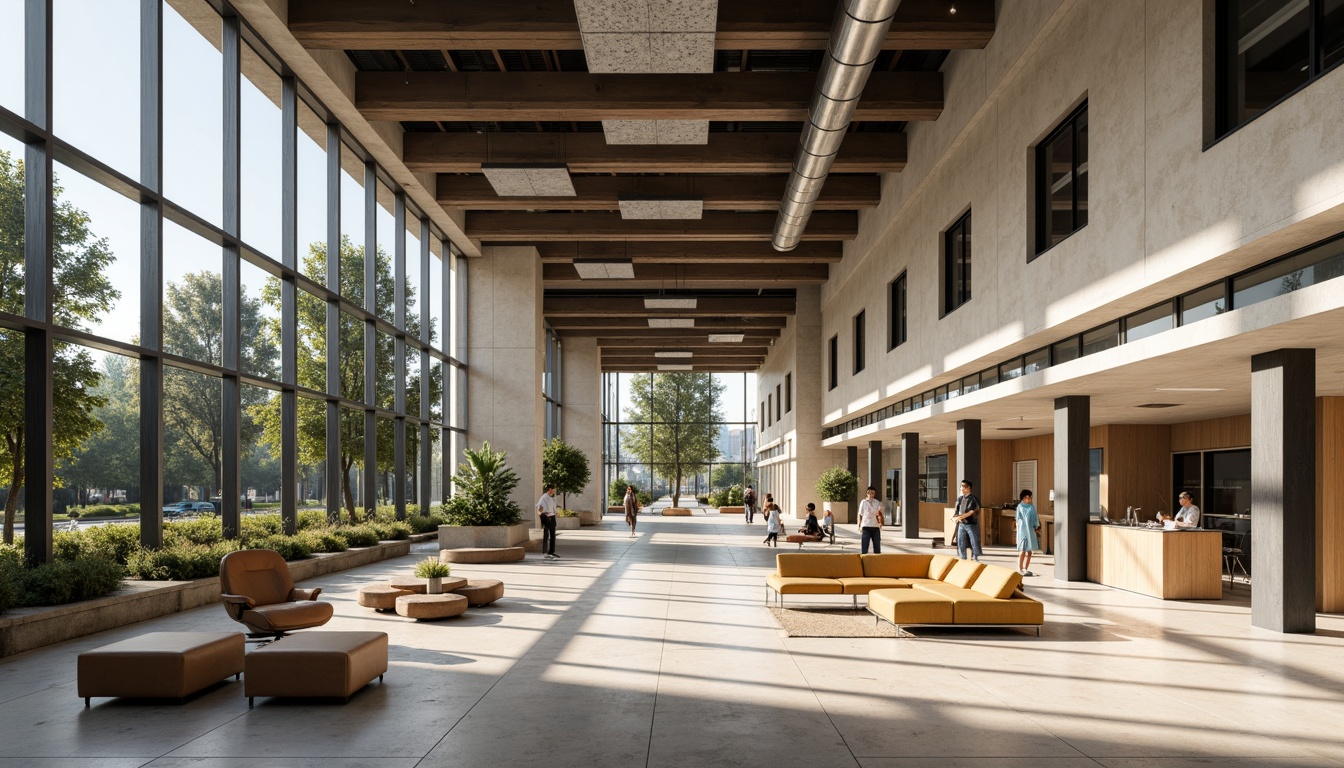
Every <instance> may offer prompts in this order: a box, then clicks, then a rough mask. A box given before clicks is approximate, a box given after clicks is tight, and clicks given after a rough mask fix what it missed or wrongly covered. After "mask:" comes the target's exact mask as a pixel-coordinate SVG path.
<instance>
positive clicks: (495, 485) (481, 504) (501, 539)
mask: <svg viewBox="0 0 1344 768" xmlns="http://www.w3.org/2000/svg"><path fill="white" fill-rule="evenodd" d="M462 454H463V456H464V457H465V458H466V461H464V462H462V464H461V465H460V466H458V468H457V474H456V475H453V488H454V492H453V497H452V498H451V499H449V500H448V502H447V503H446V504H444V505H443V511H444V516H445V517H446V518H447V519H448V523H447V525H440V526H439V546H440V547H442V548H443V549H459V548H462V547H512V546H516V545H518V544H520V543H522V542H524V541H527V536H528V524H527V523H524V522H520V521H521V520H522V508H521V507H519V506H518V502H516V501H514V500H513V499H512V498H511V495H512V493H513V490H514V489H515V488H517V487H518V473H516V472H514V471H513V470H512V469H510V468H509V464H508V461H507V458H508V456H507V454H506V452H504V451H495V450H492V449H491V448H490V443H488V442H485V443H482V444H481V448H480V450H478V451H473V450H471V449H470V448H468V449H466V450H464V451H463V452H462Z"/></svg>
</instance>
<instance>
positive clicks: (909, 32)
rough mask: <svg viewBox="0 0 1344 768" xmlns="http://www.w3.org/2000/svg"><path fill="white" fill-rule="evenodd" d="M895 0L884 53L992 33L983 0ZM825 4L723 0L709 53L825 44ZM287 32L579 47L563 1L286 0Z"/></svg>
mask: <svg viewBox="0 0 1344 768" xmlns="http://www.w3.org/2000/svg"><path fill="white" fill-rule="evenodd" d="M949 5H950V4H949V3H948V2H946V0H904V2H902V3H901V4H900V7H899V8H898V9H897V10H896V17H895V18H894V19H893V20H892V23H891V28H890V30H889V31H888V32H887V39H886V40H885V41H884V42H883V45H882V47H883V48H885V49H888V50H890V49H900V48H907V49H910V50H943V49H964V48H984V47H985V45H986V44H987V43H988V42H989V40H990V37H992V36H993V34H994V2H993V0H957V3H956V8H957V12H956V14H955V15H954V14H950V13H949V12H948V8H949ZM834 12H835V5H834V3H828V2H825V1H824V0H811V1H810V2H792V3H779V2H776V0H733V2H727V3H721V4H720V6H719V19H718V32H717V34H716V35H715V39H714V44H715V47H716V48H717V49H719V50H737V49H759V50H814V51H819V50H823V49H825V48H826V42H827V40H828V39H829V37H830V31H831V25H832V22H833V20H834ZM289 29H290V32H292V33H293V35H294V37H295V38H297V39H298V41H299V42H300V43H302V44H303V45H304V46H306V47H308V48H325V49H355V50H373V49H381V50H390V49H406V50H429V49H444V48H446V49H457V50H492V49H504V50H519V49H521V50H562V51H574V50H582V49H583V40H582V38H581V37H580V35H579V22H578V18H577V15H576V13H575V11H574V3H573V1H572V0H532V1H531V2H528V3H527V9H526V12H519V9H518V8H516V7H514V6H513V5H511V4H508V3H469V2H437V3H435V2H426V3H387V2H384V3H371V2H368V0H289Z"/></svg>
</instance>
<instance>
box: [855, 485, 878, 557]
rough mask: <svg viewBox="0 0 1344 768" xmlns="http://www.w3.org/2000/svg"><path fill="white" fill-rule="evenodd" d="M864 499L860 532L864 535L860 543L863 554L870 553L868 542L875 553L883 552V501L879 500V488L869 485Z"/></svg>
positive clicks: (861, 504) (861, 507) (860, 515)
mask: <svg viewBox="0 0 1344 768" xmlns="http://www.w3.org/2000/svg"><path fill="white" fill-rule="evenodd" d="M864 496H865V497H864V499H863V501H860V502H859V533H860V534H861V535H862V536H863V543H862V544H861V545H860V546H861V548H862V554H865V555H866V554H868V544H869V543H870V542H871V543H872V545H873V554H876V555H880V554H882V523H883V520H882V502H880V501H878V500H877V489H876V488H873V487H872V486H869V487H868V491H867V493H866V494H865V495H864Z"/></svg>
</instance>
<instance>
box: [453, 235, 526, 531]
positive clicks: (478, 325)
mask: <svg viewBox="0 0 1344 768" xmlns="http://www.w3.org/2000/svg"><path fill="white" fill-rule="evenodd" d="M483 251H484V253H483V255H482V258H480V259H476V260H473V261H472V263H471V268H470V271H469V272H468V275H469V277H468V279H469V280H470V286H469V290H468V295H469V298H468V300H467V304H468V308H467V311H468V320H467V349H468V353H469V355H470V357H469V360H470V362H469V365H468V378H467V392H468V396H467V401H468V402H467V445H468V447H470V448H472V449H473V450H474V449H477V448H479V447H480V445H481V443H482V442H484V441H486V440H488V441H490V446H491V447H492V448H494V449H495V450H504V451H508V454H509V457H508V461H509V466H511V467H512V468H513V470H514V471H515V472H517V473H518V477H519V483H518V489H517V490H516V491H515V493H514V500H515V501H517V502H518V504H519V506H521V507H522V508H523V519H524V520H532V519H533V517H534V516H535V509H534V508H533V504H534V503H535V502H536V500H537V497H538V496H540V495H541V443H542V438H543V436H544V434H545V421H544V414H543V410H542V398H541V377H542V374H543V373H544V371H545V366H546V360H545V349H546V347H545V336H544V334H543V330H542V316H541V299H542V289H541V260H540V259H539V258H538V257H537V249H536V248H533V247H531V246H509V247H497V246H492V247H487V248H484V249H483Z"/></svg>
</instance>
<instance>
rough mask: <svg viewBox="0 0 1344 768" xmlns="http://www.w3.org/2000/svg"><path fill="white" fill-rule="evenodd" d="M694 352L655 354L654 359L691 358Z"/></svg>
mask: <svg viewBox="0 0 1344 768" xmlns="http://www.w3.org/2000/svg"><path fill="white" fill-rule="evenodd" d="M692 354H694V353H692V352H654V353H653V356H654V357H691V356H692Z"/></svg>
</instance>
